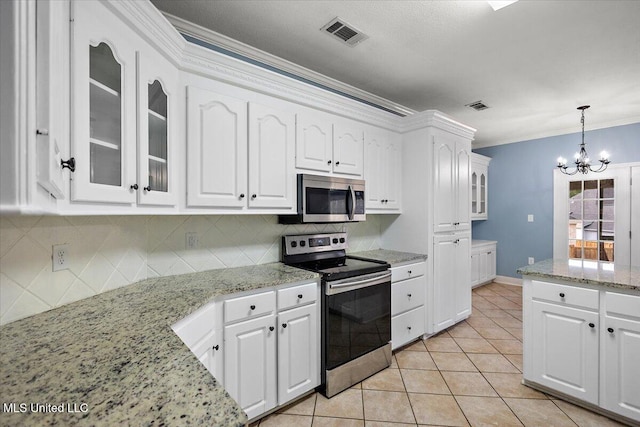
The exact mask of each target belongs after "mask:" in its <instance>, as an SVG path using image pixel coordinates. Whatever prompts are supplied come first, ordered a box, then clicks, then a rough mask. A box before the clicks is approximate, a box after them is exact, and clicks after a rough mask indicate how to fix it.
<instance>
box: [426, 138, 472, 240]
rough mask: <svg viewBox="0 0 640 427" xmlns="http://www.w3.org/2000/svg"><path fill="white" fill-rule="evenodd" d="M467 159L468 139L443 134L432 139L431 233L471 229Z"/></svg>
mask: <svg viewBox="0 0 640 427" xmlns="http://www.w3.org/2000/svg"><path fill="white" fill-rule="evenodd" d="M470 156H471V142H470V141H469V140H468V139H466V138H463V137H459V136H457V135H453V134H448V133H445V132H441V133H437V134H436V135H435V136H434V142H433V190H434V192H433V198H434V200H435V202H434V205H433V206H434V209H433V214H434V215H433V232H434V233H438V232H445V231H447V232H449V231H462V230H469V229H470V228H471V209H470V202H471V190H470V185H469V168H470Z"/></svg>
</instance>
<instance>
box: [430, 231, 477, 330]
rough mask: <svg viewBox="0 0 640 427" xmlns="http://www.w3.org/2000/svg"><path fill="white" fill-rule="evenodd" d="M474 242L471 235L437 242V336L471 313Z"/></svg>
mask: <svg viewBox="0 0 640 427" xmlns="http://www.w3.org/2000/svg"><path fill="white" fill-rule="evenodd" d="M469 248H470V239H469V234H468V233H459V234H446V235H438V236H436V237H434V239H433V249H434V250H433V324H432V325H431V326H432V330H429V331H428V332H430V333H436V332H439V331H441V330H443V329H446V328H448V327H449V326H452V325H454V324H455V323H457V322H459V321H461V320H464V319H466V318H467V317H469V315H470V314H471V285H470V283H471V279H470V267H471V262H470V252H469V250H470V249H469Z"/></svg>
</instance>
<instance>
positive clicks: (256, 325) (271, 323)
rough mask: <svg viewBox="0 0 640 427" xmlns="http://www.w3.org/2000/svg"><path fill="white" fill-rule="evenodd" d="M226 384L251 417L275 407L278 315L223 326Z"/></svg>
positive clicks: (230, 392) (229, 391)
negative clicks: (276, 325) (276, 320)
mask: <svg viewBox="0 0 640 427" xmlns="http://www.w3.org/2000/svg"><path fill="white" fill-rule="evenodd" d="M224 345H225V348H224V386H225V389H226V390H227V392H228V393H229V395H231V397H233V398H234V399H235V400H236V402H238V404H239V405H240V407H241V408H242V410H243V411H245V413H246V414H247V417H248V418H249V419H251V418H254V417H256V416H258V415H260V414H262V413H264V412H266V411H268V410H269V409H271V408H274V407H275V406H276V393H277V385H276V381H277V379H276V333H275V316H265V317H260V318H258V319H254V320H248V321H246V322H241V323H237V324H235V325H230V326H225V328H224Z"/></svg>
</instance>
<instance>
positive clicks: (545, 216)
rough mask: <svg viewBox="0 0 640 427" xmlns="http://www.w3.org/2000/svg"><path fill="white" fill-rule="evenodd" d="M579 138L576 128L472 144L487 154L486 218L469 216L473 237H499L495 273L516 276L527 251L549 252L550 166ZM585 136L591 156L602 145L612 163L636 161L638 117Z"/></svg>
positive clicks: (638, 157) (540, 257)
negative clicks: (545, 135) (485, 144)
mask: <svg viewBox="0 0 640 427" xmlns="http://www.w3.org/2000/svg"><path fill="white" fill-rule="evenodd" d="M580 138H581V137H580V133H579V132H578V133H575V134H568V135H559V136H553V137H548V138H541V139H535V140H530V141H522V142H516V143H513V144H505V145H497V146H494V147H486V148H480V149H477V150H474V152H477V153H479V154H483V155H485V156H489V157H491V158H492V160H491V163H490V164H489V219H488V220H486V221H474V222H473V226H472V232H473V238H474V239H483V240H497V241H498V259H497V271H498V275H500V276H509V277H520V276H519V275H518V274H517V273H516V270H517V269H518V268H519V267H522V266H523V265H526V264H527V258H528V257H530V256H532V257H534V258H535V259H536V261H542V260H543V259H547V258H552V257H553V170H554V169H555V168H554V166H555V165H556V159H557V158H558V157H559V156H562V157H565V158H566V159H568V163H570V162H571V159H572V158H573V154H574V153H575V152H576V151H577V150H578V145H579V144H580ZM585 142H586V148H587V152H588V153H589V155H590V157H591V158H598V157H599V153H600V152H601V151H602V150H606V151H607V152H608V153H609V158H610V159H611V161H612V163H630V162H638V161H640V123H635V124H631V125H625V126H616V127H612V128H606V129H598V130H593V131H587V132H585ZM528 214H533V215H534V222H527V215H528Z"/></svg>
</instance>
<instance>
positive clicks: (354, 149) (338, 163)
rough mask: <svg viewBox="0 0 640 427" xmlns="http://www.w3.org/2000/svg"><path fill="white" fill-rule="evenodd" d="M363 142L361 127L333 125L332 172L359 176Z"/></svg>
mask: <svg viewBox="0 0 640 427" xmlns="http://www.w3.org/2000/svg"><path fill="white" fill-rule="evenodd" d="M363 144H364V142H363V134H362V129H360V128H358V127H356V126H354V125H346V124H344V123H336V124H334V126H333V173H338V174H345V175H352V176H357V177H361V176H362V172H363V169H364V168H363V164H362V163H363V158H364V145H363Z"/></svg>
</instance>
